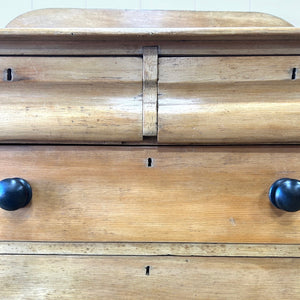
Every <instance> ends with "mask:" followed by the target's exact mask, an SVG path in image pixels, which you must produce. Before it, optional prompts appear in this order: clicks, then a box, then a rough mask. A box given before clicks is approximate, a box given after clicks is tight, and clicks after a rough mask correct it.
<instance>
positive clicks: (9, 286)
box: [0, 255, 300, 299]
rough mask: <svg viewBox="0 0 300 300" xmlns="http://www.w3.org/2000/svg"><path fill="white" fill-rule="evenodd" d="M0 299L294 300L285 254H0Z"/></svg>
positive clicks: (294, 274) (298, 289) (293, 275)
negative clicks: (272, 256) (192, 255)
mask: <svg viewBox="0 0 300 300" xmlns="http://www.w3.org/2000/svg"><path fill="white" fill-rule="evenodd" d="M0 264H1V270H0V280H1V286H2V287H1V289H0V297H1V298H2V299H20V298H26V299H83V298H84V299H103V298H105V299H106V298H109V299H121V298H122V299H237V298H238V299H298V296H299V293H300V284H299V283H300V275H299V268H300V260H299V259H296V258H294V259H290V258H277V259H271V258H195V257H182V258H178V257H177V258H174V257H81V256H76V257H72V256H67V257H66V256H18V255H17V256H16V255H13V256H0Z"/></svg>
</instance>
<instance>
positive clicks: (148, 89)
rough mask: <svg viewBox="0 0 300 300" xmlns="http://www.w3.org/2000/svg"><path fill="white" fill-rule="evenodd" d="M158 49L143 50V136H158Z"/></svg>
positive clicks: (147, 48)
mask: <svg viewBox="0 0 300 300" xmlns="http://www.w3.org/2000/svg"><path fill="white" fill-rule="evenodd" d="M157 82H158V53H157V47H144V49H143V135H144V136H157Z"/></svg>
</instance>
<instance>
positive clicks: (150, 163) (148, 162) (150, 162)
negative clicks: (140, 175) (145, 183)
mask: <svg viewBox="0 0 300 300" xmlns="http://www.w3.org/2000/svg"><path fill="white" fill-rule="evenodd" d="M147 167H148V168H152V167H153V158H151V157H149V158H148V159H147Z"/></svg>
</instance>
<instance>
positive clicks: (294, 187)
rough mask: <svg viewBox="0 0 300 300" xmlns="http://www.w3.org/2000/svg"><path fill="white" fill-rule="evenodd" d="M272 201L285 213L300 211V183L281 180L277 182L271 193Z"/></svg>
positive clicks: (285, 179)
mask: <svg viewBox="0 0 300 300" xmlns="http://www.w3.org/2000/svg"><path fill="white" fill-rule="evenodd" d="M269 198H270V201H271V202H272V203H273V204H274V205H275V206H276V207H277V208H279V209H282V210H285V211H297V210H300V181H299V180H296V179H290V178H281V179H279V180H277V181H275V182H274V183H273V184H272V186H271V187H270V191H269Z"/></svg>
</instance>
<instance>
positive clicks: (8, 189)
mask: <svg viewBox="0 0 300 300" xmlns="http://www.w3.org/2000/svg"><path fill="white" fill-rule="evenodd" d="M31 197H32V190H31V186H30V184H29V183H28V182H27V181H26V180H24V179H22V178H6V179H4V180H2V181H0V207H1V208H3V209H5V210H17V209H19V208H22V207H24V206H26V205H27V204H28V203H29V202H30V200H31Z"/></svg>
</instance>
